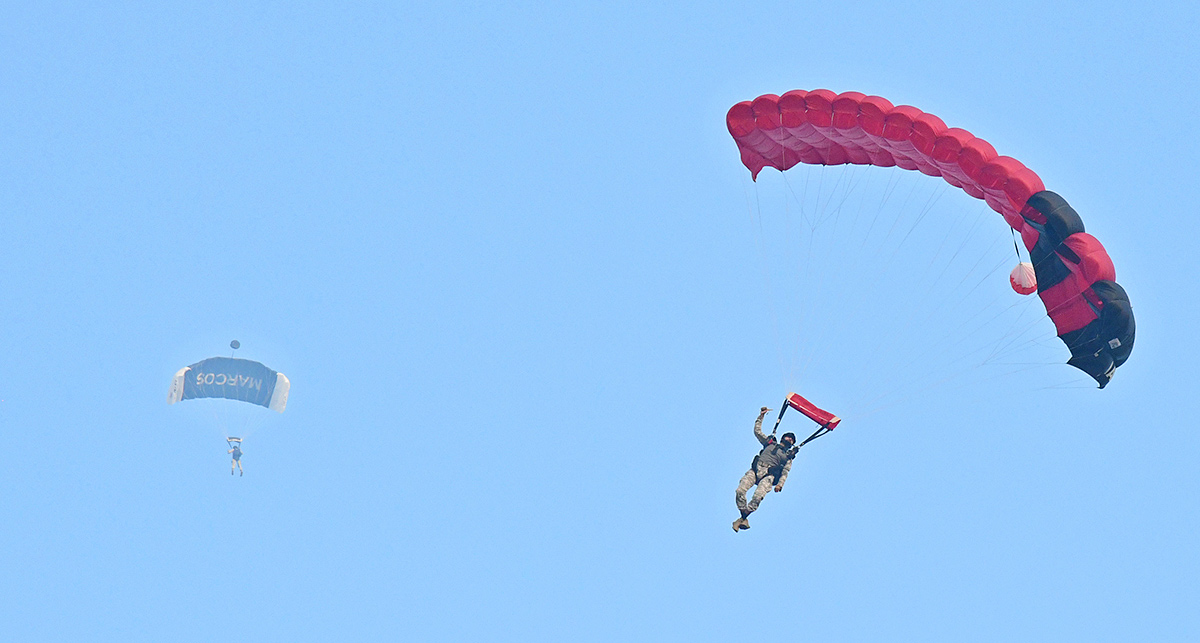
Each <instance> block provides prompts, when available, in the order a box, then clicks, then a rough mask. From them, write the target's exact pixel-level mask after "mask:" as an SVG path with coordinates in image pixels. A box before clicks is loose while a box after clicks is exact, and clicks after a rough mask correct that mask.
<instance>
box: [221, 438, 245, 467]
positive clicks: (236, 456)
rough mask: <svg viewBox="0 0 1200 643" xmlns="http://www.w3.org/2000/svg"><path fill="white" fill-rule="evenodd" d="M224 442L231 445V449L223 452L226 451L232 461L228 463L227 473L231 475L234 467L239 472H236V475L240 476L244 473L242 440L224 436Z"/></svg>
mask: <svg viewBox="0 0 1200 643" xmlns="http://www.w3.org/2000/svg"><path fill="white" fill-rule="evenodd" d="M225 442H226V443H227V444H228V445H229V446H231V447H233V448H232V449H230V450H228V451H226V452H225V453H228V454H230V455H232V456H233V462H232V463H231V464H230V465H229V475H233V470H234V469H237V470H238V471H239V472H240V473H238V475H240V476H244V475H246V470H245V469H243V468H242V440H241V438H226V440H225Z"/></svg>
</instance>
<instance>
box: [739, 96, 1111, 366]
mask: <svg viewBox="0 0 1200 643" xmlns="http://www.w3.org/2000/svg"><path fill="white" fill-rule="evenodd" d="M726 125H727V126H728V128H729V133H730V134H731V135H732V136H733V139H734V141H735V142H736V143H737V146H738V150H739V152H740V153H741V159H742V163H743V164H744V165H745V166H746V167H747V168H748V169H749V170H750V172H751V175H752V176H753V177H755V178H757V176H758V173H759V172H761V171H762V169H763V168H765V167H773V168H776V169H778V170H781V171H783V170H787V169H790V168H792V167H794V166H795V165H797V164H800V163H805V164H810V165H843V164H855V165H875V166H879V167H893V166H894V167H900V168H902V169H906V170H917V171H919V172H921V173H923V174H927V175H929V176H940V177H942V178H943V179H944V180H945V181H946V182H947V183H949V184H951V185H953V186H955V187H958V188H961V189H962V190H963V191H964V192H966V193H967V194H969V195H971V196H973V197H975V198H978V199H982V200H984V201H985V202H987V204H988V205H989V206H990V207H991V208H992V209H993V210H995V211H996V212H999V213H1000V215H1001V216H1003V217H1004V220H1005V222H1007V223H1008V225H1009V226H1010V227H1012V228H1013V230H1015V231H1016V232H1017V233H1019V234H1020V235H1021V240H1022V243H1023V244H1024V245H1025V248H1026V249H1027V250H1028V251H1029V254H1030V258H1031V259H1032V263H1033V272H1034V275H1035V276H1036V280H1035V283H1036V288H1037V292H1038V295H1039V296H1040V297H1041V299H1042V302H1043V304H1045V306H1046V312H1047V314H1048V315H1049V317H1050V319H1051V320H1052V321H1053V322H1054V325H1055V329H1056V331H1057V334H1058V336H1059V338H1061V339H1062V340H1063V342H1064V343H1065V344H1066V345H1067V348H1068V349H1069V350H1070V351H1071V359H1070V360H1069V361H1068V362H1067V363H1068V364H1070V365H1071V366H1075V367H1076V368H1079V369H1081V370H1083V371H1084V372H1086V373H1087V374H1088V375H1090V376H1091V377H1092V378H1094V379H1095V380H1096V382H1097V383H1098V384H1099V385H1100V388H1104V387H1105V386H1106V385H1107V384H1108V382H1109V380H1111V379H1112V376H1113V374H1114V373H1115V371H1116V368H1117V367H1118V366H1120V365H1122V364H1123V363H1125V360H1127V359H1128V358H1129V353H1130V351H1131V350H1132V348H1133V340H1134V320H1133V312H1132V309H1131V308H1130V306H1129V298H1128V296H1127V295H1126V294H1125V291H1124V289H1122V288H1121V287H1120V286H1119V285H1117V283H1116V270H1115V269H1114V267H1113V263H1112V260H1111V259H1109V256H1108V253H1107V252H1106V251H1105V249H1104V246H1102V245H1101V244H1100V242H1099V241H1098V240H1096V238H1095V237H1092V236H1091V235H1089V234H1087V233H1086V232H1085V231H1084V227H1083V221H1082V220H1081V219H1080V218H1079V215H1078V214H1077V213H1076V212H1075V210H1074V209H1072V208H1071V206H1070V205H1068V204H1067V202H1066V200H1065V199H1063V198H1062V197H1061V196H1059V195H1058V194H1055V193H1054V192H1050V191H1048V190H1046V189H1045V186H1044V185H1043V184H1042V180H1041V178H1039V177H1038V175H1037V174H1036V173H1034V172H1033V170H1030V169H1029V168H1027V167H1025V166H1024V165H1023V164H1022V163H1021V162H1020V161H1018V160H1016V159H1014V158H1012V157H1008V156H999V155H997V153H996V150H995V148H994V147H992V145H991V144H989V143H988V142H987V141H985V140H983V139H981V138H978V137H976V136H975V135H973V134H971V133H970V132H968V131H966V130H964V129H959V128H950V127H947V126H946V124H945V123H944V122H942V120H941V119H940V118H938V117H937V116H934V115H932V114H928V113H925V112H923V111H921V110H919V109H917V108H915V107H911V106H907V105H901V106H895V105H893V104H892V103H891V102H890V101H888V100H887V99H885V98H881V97H879V96H867V95H865V94H861V93H858V92H846V93H843V94H835V93H833V92H831V91H829V90H826V89H817V90H812V91H805V90H795V91H790V92H787V93H785V94H783V95H782V96H777V95H774V94H766V95H763V96H759V97H758V98H756V99H754V100H753V101H744V102H741V103H738V104H736V105H734V106H733V107H732V108H730V110H729V113H728V114H727V116H726ZM1015 275H1016V271H1014V281H1013V282H1012V283H1013V287H1014V289H1017V281H1016V280H1015ZM1022 283H1023V285H1022V287H1028V286H1033V285H1034V284H1026V283H1024V282H1022ZM1018 292H1020V290H1018ZM1030 292H1032V291H1030Z"/></svg>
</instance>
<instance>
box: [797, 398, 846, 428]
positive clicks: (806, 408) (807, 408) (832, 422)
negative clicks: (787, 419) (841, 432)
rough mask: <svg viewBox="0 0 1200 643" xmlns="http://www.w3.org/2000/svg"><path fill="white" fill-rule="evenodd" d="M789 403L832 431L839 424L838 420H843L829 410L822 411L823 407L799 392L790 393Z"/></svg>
mask: <svg viewBox="0 0 1200 643" xmlns="http://www.w3.org/2000/svg"><path fill="white" fill-rule="evenodd" d="M787 405H788V406H790V407H792V408H793V409H796V410H797V411H800V412H801V413H803V414H804V415H805V416H806V417H807V418H808V419H810V420H812V421H813V422H816V423H817V424H820V425H821V426H824V427H827V428H828V429H829V430H830V431H832V430H833V429H834V428H835V427H836V426H837V425H838V422H841V421H842V418H840V417H838V416H836V415H834V414H832V413H830V412H829V411H822V410H821V409H819V408H817V405H816V404H813V403H812V402H809V401H808V400H806V399H804V398H803V397H800V395H799V394H798V393H788V396H787Z"/></svg>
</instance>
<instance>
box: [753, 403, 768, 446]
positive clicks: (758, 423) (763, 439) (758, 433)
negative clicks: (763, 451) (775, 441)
mask: <svg viewBox="0 0 1200 643" xmlns="http://www.w3.org/2000/svg"><path fill="white" fill-rule="evenodd" d="M770 412H771V409H768V408H767V407H765V406H764V407H762V410H760V411H759V412H758V419H757V420H755V421H754V437H756V438H758V441H759V442H760V443H761V444H762V445H763V446H766V445H767V441H768V440H769V439H770V438H768V437H767V436H766V435H765V434H764V433H763V432H762V421H763V417H765V416H766V415H767V413H770Z"/></svg>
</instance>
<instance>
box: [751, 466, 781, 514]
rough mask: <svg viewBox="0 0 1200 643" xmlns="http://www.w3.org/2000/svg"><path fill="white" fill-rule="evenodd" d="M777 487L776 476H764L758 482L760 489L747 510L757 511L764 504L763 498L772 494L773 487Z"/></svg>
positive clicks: (755, 492)
mask: <svg viewBox="0 0 1200 643" xmlns="http://www.w3.org/2000/svg"><path fill="white" fill-rule="evenodd" d="M774 485H775V476H770V475H764V476H763V477H762V478H761V479H759V481H758V488H757V489H755V490H754V497H753V498H751V499H750V504H748V505H746V508H747V509H749V510H750V511H757V510H758V505H759V504H760V503H762V501H763V498H765V497H767V494H768V493H770V492H771V487H773V486H774Z"/></svg>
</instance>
